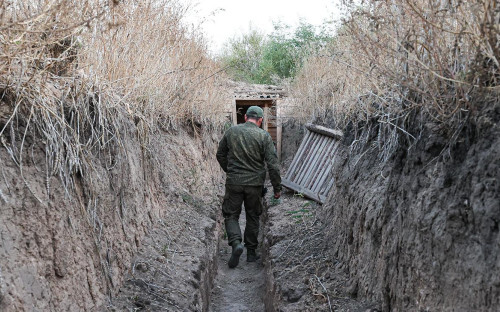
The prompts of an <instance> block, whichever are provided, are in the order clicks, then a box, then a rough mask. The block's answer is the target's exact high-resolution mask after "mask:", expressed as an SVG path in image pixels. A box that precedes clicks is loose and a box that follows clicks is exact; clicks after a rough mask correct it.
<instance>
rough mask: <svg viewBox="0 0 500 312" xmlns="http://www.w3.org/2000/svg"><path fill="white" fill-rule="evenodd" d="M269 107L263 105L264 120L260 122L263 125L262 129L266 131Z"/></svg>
mask: <svg viewBox="0 0 500 312" xmlns="http://www.w3.org/2000/svg"><path fill="white" fill-rule="evenodd" d="M268 123H269V107H268V106H267V104H264V118H263V120H262V124H263V125H264V127H263V129H264V130H266V131H267V130H268V129H269V124H268Z"/></svg>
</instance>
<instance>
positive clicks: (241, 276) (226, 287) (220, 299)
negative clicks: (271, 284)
mask: <svg viewBox="0 0 500 312" xmlns="http://www.w3.org/2000/svg"><path fill="white" fill-rule="evenodd" d="M240 227H241V229H242V231H243V230H244V228H245V216H244V213H242V218H241V219H240ZM230 256H231V247H230V246H229V245H228V244H227V240H222V241H221V243H220V250H219V256H218V260H217V261H218V271H217V277H216V279H215V282H214V287H213V290H212V300H211V304H210V309H209V310H210V311H213V312H234V311H245V312H248V311H252V312H261V311H264V310H265V308H264V300H263V298H264V287H265V285H264V266H263V265H262V259H259V260H257V262H251V263H249V262H247V261H246V259H247V255H246V248H245V251H244V252H243V254H242V255H241V257H240V262H239V264H238V266H237V267H236V268H234V269H230V268H229V267H228V265H227V261H228V260H229V258H230Z"/></svg>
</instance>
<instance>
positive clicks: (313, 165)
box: [297, 136, 330, 186]
mask: <svg viewBox="0 0 500 312" xmlns="http://www.w3.org/2000/svg"><path fill="white" fill-rule="evenodd" d="M323 139H324V140H323V142H322V143H321V145H318V147H317V148H316V149H315V150H314V151H313V154H312V159H311V161H310V163H309V168H308V170H307V171H306V172H305V173H304V174H303V175H302V177H301V178H300V179H299V180H298V181H297V183H298V184H300V185H303V186H306V185H307V181H308V180H309V178H310V177H311V175H312V174H313V173H315V172H316V171H317V166H316V163H317V162H318V159H320V158H321V156H322V155H321V153H322V152H323V150H324V148H325V146H328V143H329V142H328V141H329V139H330V138H328V137H326V136H323Z"/></svg>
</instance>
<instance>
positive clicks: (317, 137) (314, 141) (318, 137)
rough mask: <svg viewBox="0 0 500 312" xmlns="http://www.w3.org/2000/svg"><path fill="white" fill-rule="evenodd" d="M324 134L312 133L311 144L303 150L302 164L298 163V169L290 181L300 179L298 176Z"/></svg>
mask: <svg viewBox="0 0 500 312" xmlns="http://www.w3.org/2000/svg"><path fill="white" fill-rule="evenodd" d="M323 138H324V136H321V135H317V134H314V137H313V138H312V139H311V142H312V143H311V145H310V146H309V149H307V150H306V151H305V152H306V154H305V155H304V157H303V158H302V160H301V161H302V164H301V165H300V167H299V169H298V170H297V174H296V175H295V177H294V179H292V180H291V181H294V182H297V179H300V176H301V175H302V174H303V173H304V171H305V170H307V168H308V165H309V163H308V160H309V159H310V158H311V157H312V156H311V155H313V151H314V150H315V149H316V146H317V145H318V144H320V143H321V142H322V141H323Z"/></svg>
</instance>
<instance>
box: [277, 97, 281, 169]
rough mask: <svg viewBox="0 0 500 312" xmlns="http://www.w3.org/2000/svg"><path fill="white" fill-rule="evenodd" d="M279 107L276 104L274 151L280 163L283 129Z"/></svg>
mask: <svg viewBox="0 0 500 312" xmlns="http://www.w3.org/2000/svg"><path fill="white" fill-rule="evenodd" d="M280 112H281V110H280V107H279V106H278V104H276V115H277V118H276V149H277V152H278V161H279V162H281V138H282V136H283V128H282V124H281V116H280Z"/></svg>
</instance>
